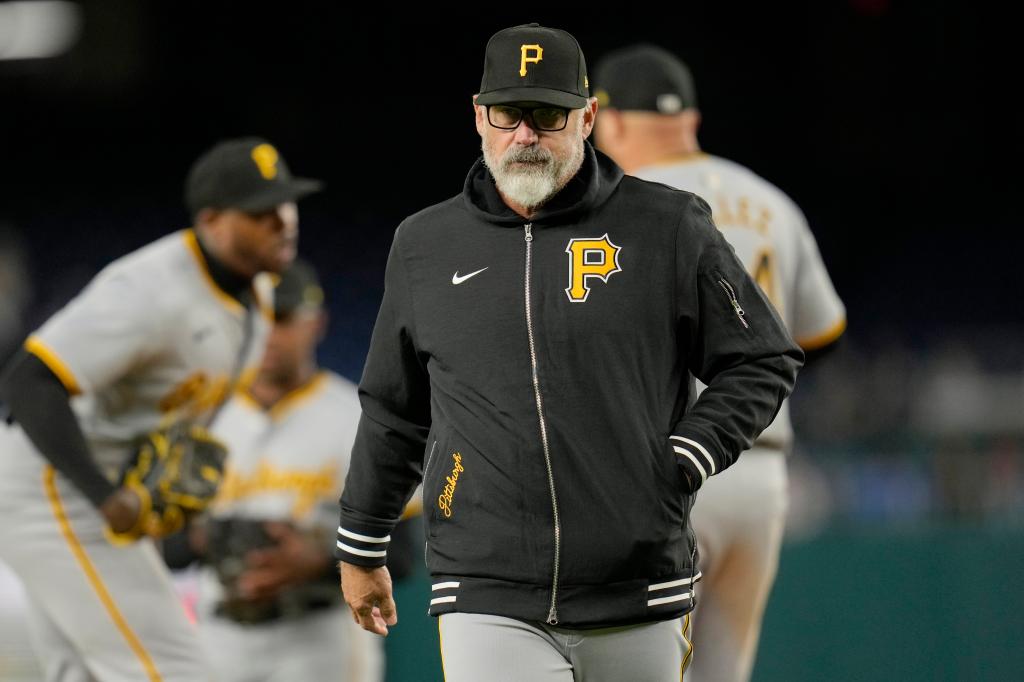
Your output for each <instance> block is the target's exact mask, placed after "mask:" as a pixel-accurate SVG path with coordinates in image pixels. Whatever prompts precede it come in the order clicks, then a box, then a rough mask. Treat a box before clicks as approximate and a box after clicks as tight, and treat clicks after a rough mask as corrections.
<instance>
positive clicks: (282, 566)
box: [193, 261, 411, 682]
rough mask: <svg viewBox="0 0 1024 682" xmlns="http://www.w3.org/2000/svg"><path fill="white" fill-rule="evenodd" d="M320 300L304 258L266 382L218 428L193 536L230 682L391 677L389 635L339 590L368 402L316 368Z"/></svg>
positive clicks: (229, 408) (363, 681)
mask: <svg viewBox="0 0 1024 682" xmlns="http://www.w3.org/2000/svg"><path fill="white" fill-rule="evenodd" d="M322 302H323V290H322V289H321V287H320V283H319V280H318V277H317V275H316V272H315V271H314V270H313V268H312V267H311V266H310V265H309V264H307V263H306V262H304V261H297V262H296V263H295V264H294V265H293V266H292V267H291V268H290V269H289V270H287V271H286V272H285V273H284V275H283V277H282V279H281V281H280V283H279V284H278V286H277V288H276V290H275V292H274V313H275V323H274V327H273V330H272V331H271V334H270V340H269V341H268V343H267V351H266V355H264V357H263V364H262V367H261V368H260V372H259V374H258V376H257V377H256V380H255V381H254V382H253V384H252V385H251V386H250V387H249V388H248V389H247V390H245V391H242V392H239V393H238V394H237V395H236V396H235V397H234V399H233V400H231V401H230V402H229V403H228V404H227V405H226V406H225V408H224V410H223V411H222V412H221V414H220V415H219V417H218V419H217V422H216V423H215V424H214V428H213V431H214V434H215V435H216V436H217V437H218V438H220V439H221V440H222V441H223V442H224V443H225V444H226V445H227V446H228V451H229V453H230V454H229V457H228V463H227V467H226V475H225V479H224V483H223V484H222V486H221V489H220V492H219V494H218V497H217V498H216V501H215V502H214V505H213V507H212V508H211V511H210V515H209V516H210V518H209V519H208V521H207V522H206V523H205V524H202V525H200V526H199V528H198V530H199V532H197V533H193V538H194V540H196V539H198V543H195V542H194V544H198V545H199V546H197V547H196V549H197V550H200V551H201V552H202V553H203V554H205V558H206V563H207V565H206V566H205V567H204V568H203V572H202V577H201V580H200V598H199V605H198V609H197V611H198V615H199V618H200V625H201V628H200V632H201V635H202V639H203V643H204V644H205V645H206V647H207V649H208V651H209V658H210V660H211V662H212V664H213V665H214V667H215V669H216V673H217V679H218V680H221V681H222V682H231V681H234V680H237V681H239V682H241V681H243V680H245V681H248V682H271V681H273V682H293V681H295V680H328V679H336V680H346V681H351V682H377V681H379V680H381V679H382V677H383V640H382V639H381V638H380V637H375V636H374V635H372V634H370V633H368V632H366V631H365V630H363V629H362V628H360V627H359V626H358V625H356V624H355V623H354V622H353V620H352V617H351V615H350V614H349V611H348V608H347V607H345V605H344V603H343V601H342V599H341V594H340V593H339V592H338V587H337V585H338V570H337V567H336V562H335V561H334V558H333V547H334V532H335V529H336V526H337V517H338V496H339V495H340V494H341V486H342V483H343V482H344V479H345V474H346V473H347V472H348V460H349V454H350V452H351V449H352V442H353V440H354V439H355V432H356V425H357V423H358V421H359V413H360V408H359V397H358V395H357V391H356V386H355V384H353V383H351V382H349V381H347V380H346V379H344V378H342V377H340V376H338V375H337V374H335V373H333V372H330V371H327V370H322V369H319V368H318V367H317V361H316V349H317V346H318V345H319V343H320V342H321V341H322V340H323V338H324V334H325V331H326V327H327V315H326V313H325V312H324V309H323V307H322ZM204 531H205V532H204ZM409 544H411V543H409ZM202 545H205V547H203V546H202ZM407 554H411V553H407ZM410 558H411V556H410ZM410 563H411V562H410ZM393 568H394V567H393ZM402 570H404V571H405V572H407V568H405V569H402Z"/></svg>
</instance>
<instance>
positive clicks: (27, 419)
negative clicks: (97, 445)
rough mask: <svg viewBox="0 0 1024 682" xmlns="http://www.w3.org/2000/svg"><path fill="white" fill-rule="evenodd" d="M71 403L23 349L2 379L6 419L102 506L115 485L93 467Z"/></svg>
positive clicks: (0, 393) (57, 383)
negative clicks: (16, 426) (18, 427)
mask: <svg viewBox="0 0 1024 682" xmlns="http://www.w3.org/2000/svg"><path fill="white" fill-rule="evenodd" d="M69 400H70V397H69V395H68V392H67V389H66V388H64V385H63V384H62V383H61V381H60V379H58V378H57V376H56V375H55V374H54V373H53V372H51V371H50V368H49V367H47V366H46V365H45V364H44V363H43V361H42V360H40V359H39V358H37V357H36V356H35V355H32V354H31V353H29V352H28V351H26V350H24V349H22V350H21V351H19V352H18V353H17V354H16V355H15V356H14V357H13V358H12V359H11V361H10V362H9V363H8V364H7V367H6V368H5V369H4V372H3V375H2V376H0V401H3V402H4V403H5V404H6V406H7V409H8V411H9V413H10V415H9V416H8V419H13V420H14V421H16V422H18V424H19V425H20V426H21V429H22V431H24V432H25V435H26V436H28V439H29V440H30V441H32V444H33V445H35V446H36V448H38V450H39V452H41V453H42V455H43V457H45V458H46V459H47V460H49V461H50V463H51V464H53V466H54V468H56V469H57V471H59V472H61V473H62V474H64V475H65V476H67V477H68V479H70V480H71V482H72V483H74V484H75V485H76V486H77V487H78V489H79V490H81V491H82V492H83V493H84V494H85V496H86V497H87V498H89V501H90V502H92V503H93V504H94V505H96V506H97V507H99V506H100V505H101V504H102V503H103V501H104V500H105V499H107V497H109V496H110V494H111V493H113V492H114V490H115V486H114V485H113V484H112V483H111V482H110V481H108V480H107V478H106V476H104V475H103V473H102V472H101V471H100V470H99V469H98V468H97V467H96V465H95V464H94V463H93V459H92V454H91V452H90V451H89V446H88V445H87V444H86V442H85V435H84V434H83V433H82V429H81V427H80V426H79V425H78V419H77V418H76V417H75V413H74V412H73V411H72V410H71V404H70V402H69Z"/></svg>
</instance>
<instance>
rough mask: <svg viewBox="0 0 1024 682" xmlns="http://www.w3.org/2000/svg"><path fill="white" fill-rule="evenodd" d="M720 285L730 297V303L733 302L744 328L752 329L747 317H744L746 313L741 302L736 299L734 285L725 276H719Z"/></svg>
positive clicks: (733, 307)
mask: <svg viewBox="0 0 1024 682" xmlns="http://www.w3.org/2000/svg"><path fill="white" fill-rule="evenodd" d="M718 285H719V286H720V287H722V291H724V292H725V295H726V296H728V297H729V303H731V304H732V309H733V310H735V311H736V317H738V318H739V319H740V322H742V323H743V328H744V329H750V325H749V324H747V321H746V320H745V319H743V317H744V315H746V313H745V312H743V308H741V307H740V302H739V301H737V300H736V292H735V291H734V290H733V288H732V285H731V284H729V282H727V281H726V279H725V277H719V278H718Z"/></svg>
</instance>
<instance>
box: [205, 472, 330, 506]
mask: <svg viewBox="0 0 1024 682" xmlns="http://www.w3.org/2000/svg"><path fill="white" fill-rule="evenodd" d="M275 492H276V493H280V492H284V493H293V494H294V495H295V504H294V505H293V506H292V517H293V518H296V519H299V518H302V517H303V516H306V515H307V514H308V513H309V512H310V510H312V509H313V507H314V506H315V505H316V503H317V502H318V501H320V500H331V499H333V498H335V497H337V496H338V465H337V464H328V465H326V466H324V467H323V468H322V469H319V470H313V471H303V470H301V469H279V468H277V467H275V466H274V465H273V464H271V463H269V462H266V461H264V462H260V464H259V466H258V467H256V470H255V471H253V472H252V473H251V474H249V475H245V474H243V473H240V472H239V471H238V470H237V469H233V468H231V467H230V466H229V467H228V470H227V472H226V473H225V475H224V482H223V483H221V486H220V491H219V492H218V493H217V504H218V505H224V504H228V503H230V502H233V501H235V500H240V499H243V498H246V497H252V496H254V495H259V494H262V493H275Z"/></svg>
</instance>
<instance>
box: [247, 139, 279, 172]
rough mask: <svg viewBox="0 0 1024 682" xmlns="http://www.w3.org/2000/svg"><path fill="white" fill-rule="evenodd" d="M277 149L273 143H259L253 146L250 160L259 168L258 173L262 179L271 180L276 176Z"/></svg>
mask: <svg viewBox="0 0 1024 682" xmlns="http://www.w3.org/2000/svg"><path fill="white" fill-rule="evenodd" d="M278 158H279V157H278V155H277V150H276V149H274V147H273V145H269V144H260V145H256V146H255V147H253V150H252V160H253V161H254V162H255V163H256V167H257V168H259V169H260V175H262V176H263V179H264V180H273V179H274V178H276V177H277V160H278Z"/></svg>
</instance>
